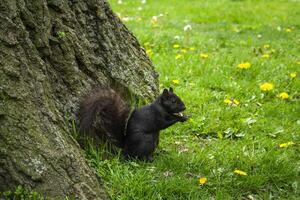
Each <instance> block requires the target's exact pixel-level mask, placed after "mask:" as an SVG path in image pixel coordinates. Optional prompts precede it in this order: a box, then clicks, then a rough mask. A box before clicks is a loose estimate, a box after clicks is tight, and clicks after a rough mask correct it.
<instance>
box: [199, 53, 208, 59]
mask: <svg viewBox="0 0 300 200" xmlns="http://www.w3.org/2000/svg"><path fill="white" fill-rule="evenodd" d="M200 57H201V58H208V54H206V53H200Z"/></svg>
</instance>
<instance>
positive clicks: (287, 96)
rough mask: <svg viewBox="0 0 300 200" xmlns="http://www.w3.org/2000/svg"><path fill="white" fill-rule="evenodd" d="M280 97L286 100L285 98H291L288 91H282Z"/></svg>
mask: <svg viewBox="0 0 300 200" xmlns="http://www.w3.org/2000/svg"><path fill="white" fill-rule="evenodd" d="M278 97H279V98H280V99H283V100H285V99H288V98H289V95H288V93H286V92H281V93H280V94H279V95H278Z"/></svg>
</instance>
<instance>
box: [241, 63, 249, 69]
mask: <svg viewBox="0 0 300 200" xmlns="http://www.w3.org/2000/svg"><path fill="white" fill-rule="evenodd" d="M250 67H251V64H250V63H249V62H245V63H240V64H238V68H240V69H249V68H250Z"/></svg>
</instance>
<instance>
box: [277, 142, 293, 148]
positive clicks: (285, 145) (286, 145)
mask: <svg viewBox="0 0 300 200" xmlns="http://www.w3.org/2000/svg"><path fill="white" fill-rule="evenodd" d="M294 144H295V143H294V142H292V141H290V142H286V143H282V144H280V145H279V147H280V148H287V147H289V146H293V145H294Z"/></svg>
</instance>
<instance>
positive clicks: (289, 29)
mask: <svg viewBox="0 0 300 200" xmlns="http://www.w3.org/2000/svg"><path fill="white" fill-rule="evenodd" d="M285 31H286V32H287V33H291V32H292V31H293V30H292V29H291V28H287V29H285Z"/></svg>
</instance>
